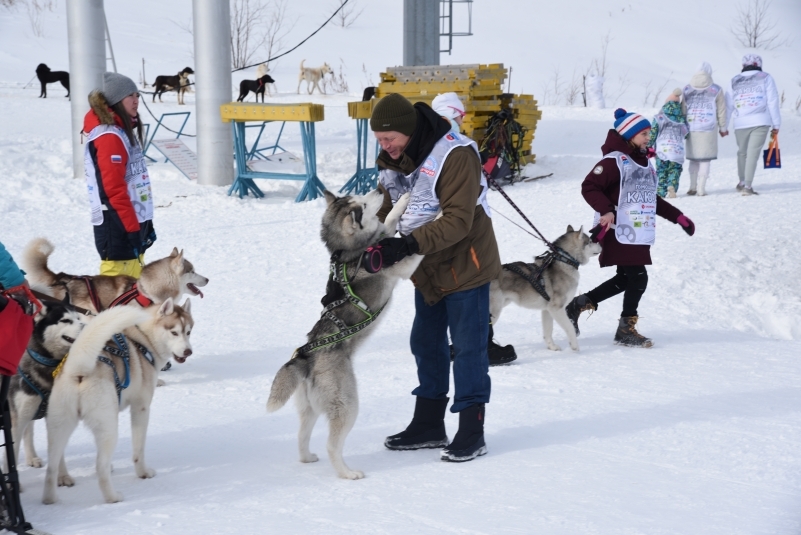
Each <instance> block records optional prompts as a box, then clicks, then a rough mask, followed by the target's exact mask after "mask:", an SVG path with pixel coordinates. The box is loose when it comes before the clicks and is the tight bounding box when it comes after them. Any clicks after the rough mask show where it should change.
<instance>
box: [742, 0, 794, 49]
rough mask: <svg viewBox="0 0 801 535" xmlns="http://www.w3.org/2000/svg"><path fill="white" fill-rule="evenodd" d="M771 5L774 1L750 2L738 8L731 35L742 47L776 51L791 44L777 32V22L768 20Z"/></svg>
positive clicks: (760, 0) (757, 0)
mask: <svg viewBox="0 0 801 535" xmlns="http://www.w3.org/2000/svg"><path fill="white" fill-rule="evenodd" d="M771 3H772V0H749V1H748V2H747V3H746V4H740V5H739V6H737V16H736V18H735V20H734V22H733V24H732V28H731V33H732V35H734V37H736V38H737V40H738V41H739V42H740V44H741V45H743V46H747V47H748V48H761V49H763V50H774V49H776V48H779V47H780V46H784V45H788V44H790V40H789V39H788V38H786V37H784V36H783V35H782V34H781V32H779V31H777V30H776V22H775V21H773V20H771V19H769V18H768V10H769V9H770V6H771Z"/></svg>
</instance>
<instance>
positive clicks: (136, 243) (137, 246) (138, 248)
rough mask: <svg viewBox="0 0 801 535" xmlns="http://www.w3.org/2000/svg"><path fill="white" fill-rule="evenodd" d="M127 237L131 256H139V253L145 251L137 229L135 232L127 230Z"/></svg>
mask: <svg viewBox="0 0 801 535" xmlns="http://www.w3.org/2000/svg"><path fill="white" fill-rule="evenodd" d="M127 237H128V245H129V246H130V247H131V249H132V250H133V258H139V255H140V254H142V253H144V252H145V250H144V249H143V248H142V236H141V235H140V234H139V231H138V230H137V231H136V232H129V233H128V235H127Z"/></svg>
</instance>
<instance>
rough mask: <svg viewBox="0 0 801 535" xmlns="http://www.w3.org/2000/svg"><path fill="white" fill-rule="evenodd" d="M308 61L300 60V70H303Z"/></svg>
mask: <svg viewBox="0 0 801 535" xmlns="http://www.w3.org/2000/svg"><path fill="white" fill-rule="evenodd" d="M304 63H306V60H305V59H302V60H300V72H303V64H304Z"/></svg>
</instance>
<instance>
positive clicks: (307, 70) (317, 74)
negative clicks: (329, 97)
mask: <svg viewBox="0 0 801 535" xmlns="http://www.w3.org/2000/svg"><path fill="white" fill-rule="evenodd" d="M305 62H306V60H305V59H304V60H303V61H301V62H300V74H299V75H298V94H300V84H301V83H302V82H303V81H304V80H305V81H306V92H307V93H308V94H310V95H311V94H312V93H314V88H315V87H316V88H317V91H319V92H320V93H323V94H325V91H323V89H322V88H321V87H320V82H321V81H322V80H323V77H324V76H325V75H326V74H333V73H334V71H332V70H331V67H329V66H328V63H323V64H322V66H320V67H304V66H303V64H304V63H305ZM310 87H311V90H309V88H310Z"/></svg>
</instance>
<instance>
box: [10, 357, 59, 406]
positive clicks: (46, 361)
mask: <svg viewBox="0 0 801 535" xmlns="http://www.w3.org/2000/svg"><path fill="white" fill-rule="evenodd" d="M27 352H28V355H29V356H30V357H31V358H32V359H33V360H34V361H36V362H37V363H39V364H41V365H42V366H47V367H48V368H55V367H57V366H58V365H59V364H60V363H61V361H60V360H57V359H51V358H50V357H45V356H44V355H40V354H39V353H37V352H36V351H34V350H32V349H28V350H27ZM17 372H18V373H19V376H20V377H21V378H22V380H23V381H25V384H26V385H28V386H29V387H30V389H31V390H33V391H34V392H36V394H37V395H38V396H39V398H40V399H41V401H40V402H39V407H38V408H37V409H36V414H35V415H34V417H33V419H34V420H39V419H41V418H42V417H44V416H45V415H46V414H47V403H48V401H49V400H50V390H48V389H47V388H45V387H43V386H42V385H40V384H39V383H37V382H36V381H35V380H34V379H33V377H31V376H30V375H29V374H27V373H25V372H24V371H22V368H21V367H19V368H17Z"/></svg>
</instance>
